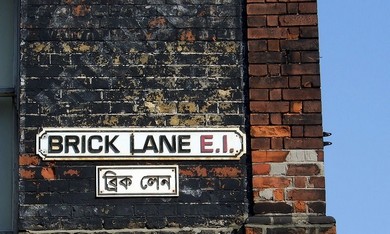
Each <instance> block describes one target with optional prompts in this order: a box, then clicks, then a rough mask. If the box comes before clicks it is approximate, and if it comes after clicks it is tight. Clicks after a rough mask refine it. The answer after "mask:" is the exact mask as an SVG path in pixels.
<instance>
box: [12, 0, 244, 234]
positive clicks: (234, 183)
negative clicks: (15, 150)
mask: <svg viewBox="0 0 390 234" xmlns="http://www.w3.org/2000/svg"><path fill="white" fill-rule="evenodd" d="M242 8H243V6H242V4H241V1H238V0H206V1H197V0H165V1H158V0H150V1H149V0H148V1H147V0H90V1H88V0H85V1H84V0H22V1H21V29H20V30H21V31H20V33H21V74H20V79H21V87H20V88H21V94H20V136H21V138H20V157H19V165H20V166H19V190H20V191H19V205H20V211H19V229H20V230H25V229H30V230H56V229H123V228H143V227H147V228H164V227H175V228H176V227H185V226H189V227H228V226H231V225H233V226H237V227H240V226H241V225H242V223H243V222H244V220H245V217H246V215H247V213H248V200H247V192H246V186H247V182H246V179H245V178H246V173H247V172H246V166H245V165H246V159H245V156H243V157H242V158H241V160H240V161H153V162H150V161H149V162H148V161H136V162H135V161H130V162H129V161H116V162H112V161H105V162H104V161H99V162H98V161H66V162H65V161H42V160H41V159H40V158H39V157H38V156H36V155H35V153H34V152H35V136H36V134H37V133H38V132H39V130H40V128H42V127H151V126H152V127H185V126H191V127H226V126H234V127H241V128H242V129H243V130H245V129H244V126H245V114H244V113H245V107H244V91H243V90H244V78H243V77H244V75H243V70H244V69H243V43H242V34H243V29H242V12H241V11H242ZM134 164H141V165H144V164H152V165H156V164H158V165H164V164H178V165H179V167H180V196H179V197H176V198H99V199H98V198H96V197H95V166H96V165H134Z"/></svg>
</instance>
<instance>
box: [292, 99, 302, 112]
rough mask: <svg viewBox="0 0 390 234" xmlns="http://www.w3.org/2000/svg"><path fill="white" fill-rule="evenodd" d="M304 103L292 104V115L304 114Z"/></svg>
mask: <svg viewBox="0 0 390 234" xmlns="http://www.w3.org/2000/svg"><path fill="white" fill-rule="evenodd" d="M302 109H303V107H302V102H297V101H295V102H291V107H290V112H292V113H302Z"/></svg>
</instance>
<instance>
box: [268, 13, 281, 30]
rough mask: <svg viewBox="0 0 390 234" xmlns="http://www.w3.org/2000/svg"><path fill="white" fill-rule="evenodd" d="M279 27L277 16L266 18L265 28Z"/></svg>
mask: <svg viewBox="0 0 390 234" xmlns="http://www.w3.org/2000/svg"><path fill="white" fill-rule="evenodd" d="M278 25H279V17H278V16H277V15H270V16H267V26H268V27H276V26H278Z"/></svg>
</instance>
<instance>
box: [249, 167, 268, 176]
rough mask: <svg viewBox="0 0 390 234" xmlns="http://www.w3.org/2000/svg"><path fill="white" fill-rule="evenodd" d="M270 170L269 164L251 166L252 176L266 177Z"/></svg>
mask: <svg viewBox="0 0 390 234" xmlns="http://www.w3.org/2000/svg"><path fill="white" fill-rule="evenodd" d="M270 170H271V166H270V165H269V164H253V165H252V173H253V175H268V174H269V172H270Z"/></svg>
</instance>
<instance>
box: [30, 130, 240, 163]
mask: <svg viewBox="0 0 390 234" xmlns="http://www.w3.org/2000/svg"><path fill="white" fill-rule="evenodd" d="M245 148H246V146H245V135H244V134H243V133H242V132H241V131H240V130H239V129H238V128H44V129H43V130H42V131H41V132H40V133H39V134H38V135H37V139H36V153H37V154H38V155H39V156H41V157H42V159H44V160H238V159H239V158H240V157H241V156H242V155H243V154H244V153H245Z"/></svg>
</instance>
